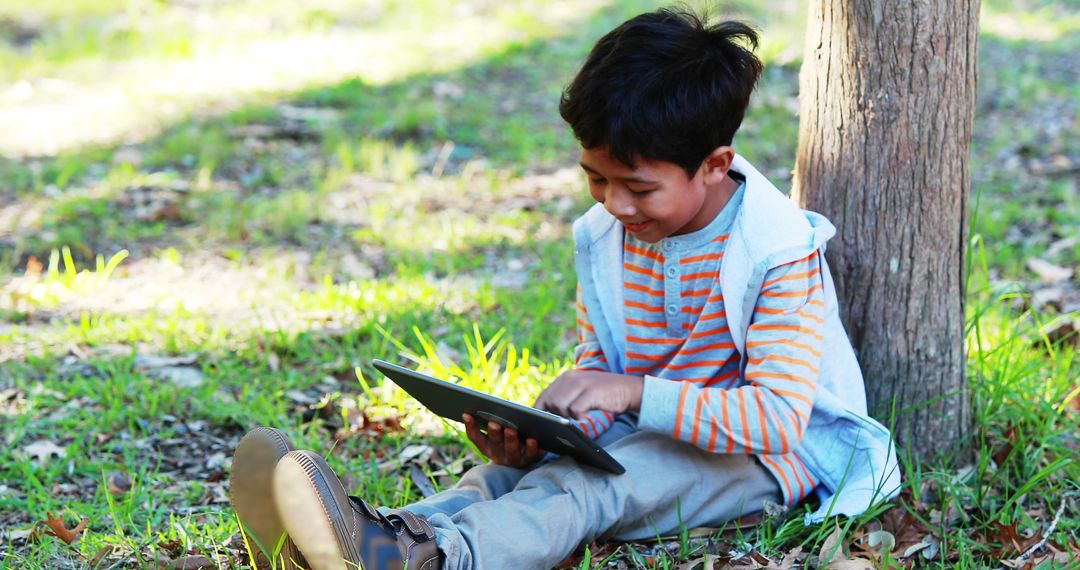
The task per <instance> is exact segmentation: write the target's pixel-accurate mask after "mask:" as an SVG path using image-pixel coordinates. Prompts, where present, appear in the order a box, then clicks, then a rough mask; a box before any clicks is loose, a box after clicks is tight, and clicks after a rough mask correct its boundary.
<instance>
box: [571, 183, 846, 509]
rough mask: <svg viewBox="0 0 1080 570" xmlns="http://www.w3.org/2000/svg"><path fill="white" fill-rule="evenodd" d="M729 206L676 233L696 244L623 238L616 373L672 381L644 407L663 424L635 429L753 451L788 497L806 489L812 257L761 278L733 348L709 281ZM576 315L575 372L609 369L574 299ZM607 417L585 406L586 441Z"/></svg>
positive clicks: (817, 326) (814, 321)
mask: <svg viewBox="0 0 1080 570" xmlns="http://www.w3.org/2000/svg"><path fill="white" fill-rule="evenodd" d="M737 196H739V197H741V194H740V195H737ZM738 205H739V204H738V203H737V200H732V203H729V204H728V206H727V207H725V208H724V211H723V212H721V213H720V215H718V216H717V218H716V219H715V220H714V221H713V222H712V223H711V224H709V226H707V227H705V228H703V229H701V230H698V231H697V232H694V233H693V234H688V235H687V236H684V237H687V238H690V240H689V241H691V242H693V243H696V244H697V245H696V247H692V248H688V249H684V250H682V251H676V252H671V251H664V250H662V249H660V248H659V247H658V245H657V244H650V243H647V242H642V241H640V240H637V239H635V238H634V237H633V236H632V235H629V234H627V235H626V236H625V239H624V245H623V287H624V303H625V307H624V315H625V320H626V323H625V324H626V331H627V332H626V335H627V339H626V340H627V353H626V355H625V356H626V360H625V362H626V370H625V372H626V373H627V374H631V375H637V376H645V377H646V378H647V380H646V382H677V383H680V384H681V386H680V389H679V391H678V394H679V396H678V403H677V406H674V408H675V409H671V410H670V411H668V410H662V411H661V413H660V414H659V415H657V414H651V417H653V418H656V417H661V418H664V421H663V422H662V425H649V426H645V425H643V426H642V428H643V429H653V430H659V431H664V432H667V433H669V434H670V435H671V437H673V438H675V439H679V440H683V441H686V442H689V443H691V444H693V445H696V446H698V447H701V448H703V449H706V450H708V451H710V452H714V453H746V454H753V455H755V456H757V458H758V459H759V460H760V461H761V463H762V464H763V465H764V466H765V467H766V469H768V470H769V471H770V472H771V473H772V474H773V475H774V477H776V479H777V481H778V484H779V485H780V487H781V489H782V491H783V493H784V498H785V500H786V501H787V502H788V504H794V503H796V502H798V501H799V500H800V499H802V498H803V497H805V496H806V495H808V494H809V493H810V492H811V491H812V490H813V488H814V487H815V486H816V485H817V481H816V480H815V478H814V477H813V476H812V475H811V473H810V472H809V470H808V469H807V468H806V466H805V465H804V463H803V462H802V460H800V458H799V456H798V453H797V451H795V449H796V447H797V445H798V443H799V441H800V440H801V439H802V434H803V431H804V430H805V429H806V426H807V424H808V423H809V420H810V412H811V408H812V406H813V399H814V391H815V388H816V382H817V376H818V366H819V362H820V359H821V344H822V340H823V337H822V334H821V331H822V326H823V324H824V318H823V313H824V301H823V298H824V293H823V282H822V276H821V270H820V266H819V261H818V254H817V253H814V254H812V255H810V256H809V257H807V258H805V259H801V260H797V261H795V262H792V263H788V264H786V265H782V266H779V267H776V268H774V269H772V270H770V271H769V272H768V273H767V274H766V276H765V280H764V284H763V286H762V290H761V293H760V295H759V297H758V299H757V303H756V305H755V307H754V312H753V316H752V318H751V325H750V330H749V331H748V333H747V337H746V354H743V355H740V354H739V353H738V351H736V350H735V344H734V342H733V340H732V337H731V332H730V329H729V328H728V322H727V317H726V313H725V310H724V299H723V296H722V294H721V291H720V280H719V272H720V264H721V263H722V261H723V256H724V246H725V244H726V242H727V238H728V233H727V232H729V231H730V226H731V222H732V219H733V218H734V213H735V210H737V207H738ZM673 297H674V298H673ZM672 301H674V302H672ZM577 311H578V335H579V341H580V342H579V345H578V347H577V350H576V353H575V356H576V365H577V368H579V369H592V370H603V371H606V370H608V367H607V361H606V359H605V357H604V355H603V353H602V352H601V351H600V346H599V344H598V342H597V340H596V336H595V334H594V332H593V328H592V326H591V324H590V321H589V314H588V311H587V310H586V308H585V307H584V305H583V304H582V303H581V300H580V295H579V299H578V303H577ZM743 358H745V359H746V362H745V363H744V362H741V359H743ZM648 405H650V402H642V407H643V409H644V407H645V406H648ZM613 419H614V418H613V416H612V415H611V414H610V413H608V412H603V411H595V412H593V413H591V414H589V416H588V417H587V418H586V419H585V420H583V421H582V428H583V429H584V430H585V431H586V433H588V434H590V435H591V436H594V437H596V436H598V435H599V434H601V433H603V431H604V430H606V429H607V428H608V427H609V426H610V425H611V423H612V421H613Z"/></svg>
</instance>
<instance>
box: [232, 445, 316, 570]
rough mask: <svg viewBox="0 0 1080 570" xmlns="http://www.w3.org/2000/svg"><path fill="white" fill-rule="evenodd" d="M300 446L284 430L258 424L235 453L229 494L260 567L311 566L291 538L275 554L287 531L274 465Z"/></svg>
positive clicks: (289, 569) (293, 569) (291, 568)
mask: <svg viewBox="0 0 1080 570" xmlns="http://www.w3.org/2000/svg"><path fill="white" fill-rule="evenodd" d="M293 449H296V446H294V445H293V443H292V442H291V441H289V438H288V437H287V436H286V435H285V434H283V433H281V432H280V431H278V430H276V429H272V428H267V427H258V428H255V429H253V430H251V431H249V432H247V433H246V434H245V435H244V437H243V438H241V439H240V443H239V444H237V446H236V453H234V454H233V462H232V474H231V475H230V476H229V494H230V496H231V498H232V506H233V510H235V511H236V516H237V517H238V518H239V519H240V523H241V524H242V525H243V526H244V532H245V533H246V534H247V537H248V538H249V539H251V542H254V543H255V544H254V548H252V549H251V552H253V553H254V554H255V560H254V561H253V563H254V564H255V566H256V567H258V568H275V569H277V570H296V569H298V568H307V566H308V565H307V562H306V561H304V557H303V556H302V555H301V554H300V551H299V550H297V549H296V545H295V544H293V541H292V540H290V539H289V538H288V537H286V538H285V539H284V542H283V543H282V545H281V550H280V551H279V552H278V553H277V556H274V551H275V549H276V548H277V546H278V542H280V541H281V540H282V536H283V535H284V534H285V526H284V525H283V524H281V519H280V518H279V517H278V513H277V509H275V508H274V501H273V477H274V467H275V466H276V465H277V462H278V460H280V459H281V458H282V457H284V456H285V454H286V453H289V452H290V451H292V450H293Z"/></svg>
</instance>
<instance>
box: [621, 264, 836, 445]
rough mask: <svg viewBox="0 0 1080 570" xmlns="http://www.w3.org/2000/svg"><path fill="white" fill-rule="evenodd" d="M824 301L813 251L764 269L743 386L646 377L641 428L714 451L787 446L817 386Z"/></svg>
mask: <svg viewBox="0 0 1080 570" xmlns="http://www.w3.org/2000/svg"><path fill="white" fill-rule="evenodd" d="M823 299H824V293H823V284H822V278H821V269H820V264H819V259H818V253H817V252H815V253H814V254H812V255H810V256H809V257H807V258H805V259H801V260H799V261H795V262H792V263H789V264H787V265H782V266H780V267H776V268H774V269H772V270H770V271H769V272H768V273H767V274H766V276H765V282H764V284H763V286H762V291H761V294H760V296H759V297H758V300H757V305H756V306H755V308H754V314H753V316H752V318H751V321H750V323H751V324H750V330H749V332H748V333H747V335H746V354H745V355H744V357H745V358H746V359H747V361H746V367H745V379H746V381H747V382H748V384H747V385H744V386H741V387H739V388H731V389H728V388H721V387H709V388H705V387H702V386H701V385H698V384H693V383H690V382H677V381H669V380H663V379H660V378H654V377H646V379H645V387H644V391H643V395H642V405H641V417H640V420H639V423H640V425H641V427H642V428H643V429H650V430H653V431H660V432H666V433H670V434H671V435H672V437H674V438H676V439H681V440H683V441H688V442H691V443H693V444H694V445H697V446H698V447H701V448H703V449H706V450H708V451H712V452H717V453H754V454H785V453H788V452H789V451H791V450H792V449H794V448H795V446H797V445H798V443H799V441H800V440H801V439H802V435H803V432H804V430H805V429H806V426H807V424H808V423H809V421H810V411H811V408H812V407H813V401H814V392H815V391H816V388H817V377H818V366H819V365H820V361H821V345H822V340H823V336H822V329H823V328H824V326H823V325H824V318H823V314H824V307H825V303H824V300H823Z"/></svg>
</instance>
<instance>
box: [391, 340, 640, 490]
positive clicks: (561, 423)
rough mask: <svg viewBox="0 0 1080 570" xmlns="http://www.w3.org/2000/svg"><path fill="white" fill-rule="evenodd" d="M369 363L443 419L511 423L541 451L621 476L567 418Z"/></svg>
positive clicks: (616, 464) (412, 372) (617, 467)
mask: <svg viewBox="0 0 1080 570" xmlns="http://www.w3.org/2000/svg"><path fill="white" fill-rule="evenodd" d="M371 363H372V365H373V366H375V368H376V369H377V370H378V371H379V372H381V373H382V374H383V375H384V376H386V378H387V379H389V380H390V381H392V382H394V383H395V384H397V385H398V386H400V387H401V388H402V389H403V390H405V391H406V392H408V393H409V395H411V396H412V397H414V398H416V399H417V401H419V402H420V403H421V404H423V405H424V406H425V407H427V408H428V409H429V410H431V411H432V412H434V413H436V414H438V415H439V416H442V417H444V418H446V419H448V420H452V421H456V422H459V423H460V422H461V421H462V419H461V416H462V414H464V413H469V414H472V415H473V417H475V418H477V419H478V420H485V419H493V420H495V421H498V422H499V423H500V424H502V425H503V426H507V425H509V426H510V427H514V428H515V429H517V430H518V433H520V434H521V436H522V437H523V438H524V437H534V438H536V440H537V442H539V443H540V447H541V448H542V449H545V450H547V451H551V452H554V453H556V454H560V455H569V456H571V457H573V458H575V459H577V460H578V461H579V462H581V463H584V464H586V465H591V466H593V467H596V468H599V469H603V470H605V471H609V472H611V473H616V474H621V473H624V472H625V471H626V470H625V468H624V467H623V466H622V465H621V464H620V463H619V462H618V461H616V460H615V459H614V458H613V457H611V455H609V454H608V453H607V452H606V451H604V449H603V448H602V447H600V446H598V445H596V443H595V442H594V441H593V440H592V439H590V438H589V437H587V436H586V435H585V432H583V431H581V428H579V427H578V425H577V423H576V422H574V421H572V420H570V419H567V418H564V417H562V416H558V415H555V414H552V413H550V412H547V411H544V410H540V409H537V408H533V407H530V406H525V405H522V404H518V403H516V402H511V401H509V400H504V399H502V398H499V397H496V396H492V395H491V394H485V393H483V392H479V391H476V390H473V389H471V388H466V387H465V386H461V385H459V384H455V383H453V382H447V381H446V380H440V379H438V378H434V377H431V376H428V375H426V374H423V373H420V372H417V371H415V370H412V369H409V368H405V367H404V366H398V365H396V364H391V363H389V362H386V361H384V360H378V359H374V360H372V361H371ZM479 423H481V424H483V423H485V422H479Z"/></svg>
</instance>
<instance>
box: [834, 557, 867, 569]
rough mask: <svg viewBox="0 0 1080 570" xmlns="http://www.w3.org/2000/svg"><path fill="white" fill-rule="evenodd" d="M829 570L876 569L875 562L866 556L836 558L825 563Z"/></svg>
mask: <svg viewBox="0 0 1080 570" xmlns="http://www.w3.org/2000/svg"><path fill="white" fill-rule="evenodd" d="M825 568H827V569H828V570H874V563H873V562H871V561H869V560H867V559H865V558H855V559H853V560H834V561H832V562H830V563H828V564H826V565H825Z"/></svg>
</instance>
